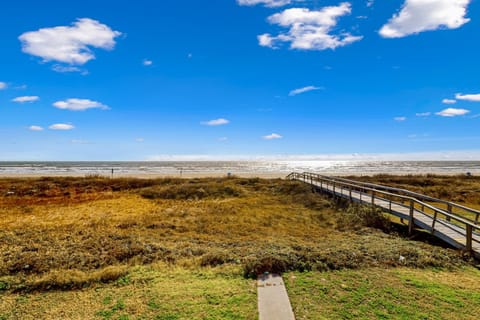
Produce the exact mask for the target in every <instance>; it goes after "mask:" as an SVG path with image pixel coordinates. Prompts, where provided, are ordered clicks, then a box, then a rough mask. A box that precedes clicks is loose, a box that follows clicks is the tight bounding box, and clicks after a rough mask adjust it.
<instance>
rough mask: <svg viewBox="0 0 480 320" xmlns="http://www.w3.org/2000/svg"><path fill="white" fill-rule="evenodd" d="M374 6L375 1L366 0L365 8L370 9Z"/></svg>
mask: <svg viewBox="0 0 480 320" xmlns="http://www.w3.org/2000/svg"><path fill="white" fill-rule="evenodd" d="M374 4H375V0H368V1H367V7H369V8H370V7H371V6H373V5H374Z"/></svg>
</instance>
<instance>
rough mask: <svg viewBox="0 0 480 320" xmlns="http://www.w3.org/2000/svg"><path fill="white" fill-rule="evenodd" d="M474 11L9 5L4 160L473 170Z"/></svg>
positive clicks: (446, 0) (234, 4)
mask: <svg viewBox="0 0 480 320" xmlns="http://www.w3.org/2000/svg"><path fill="white" fill-rule="evenodd" d="M478 17H480V2H479V1H477V0H392V1H380V0H375V1H372V0H359V1H353V0H352V1H343V2H342V1H330V0H322V1H314V0H304V1H300V0H298V1H295V0H290V1H289V0H237V1H235V0H217V1H214V0H211V1H198V0H185V1H178V0H175V1H174V0H162V1H153V0H151V1H146V0H137V1H134V2H132V1H127V0H118V1H115V2H110V1H98V0H96V1H91V0H85V1H73V2H70V1H68V2H67V1H33V0H32V1H22V0H18V1H15V2H14V1H8V2H7V3H5V4H2V8H1V10H0V24H1V25H0V41H1V42H2V43H1V48H2V50H0V59H1V61H2V67H1V69H0V137H1V139H0V150H1V151H0V160H158V159H169V158H170V157H174V158H175V157H183V158H184V159H187V158H188V159H190V158H191V159H194V158H195V157H196V156H203V157H209V158H236V157H258V156H278V155H289V156H292V155H302V156H305V155H331V154H335V155H348V157H351V155H352V154H353V155H359V157H361V155H364V154H370V155H371V154H390V155H392V154H395V155H397V154H398V155H399V157H401V155H402V154H404V155H405V154H406V155H411V157H412V158H414V157H415V156H414V155H415V154H421V155H422V157H428V156H425V155H430V158H437V157H441V155H442V154H448V155H452V154H457V155H458V157H459V158H464V159H466V160H467V159H470V158H475V159H480V132H479V129H478V128H479V123H480V78H479V74H480V64H479V63H478V57H479V56H480V54H479V53H480V52H479V51H480V50H479V49H480V43H479V42H478V36H479V31H478V30H480V29H479V27H480V18H478Z"/></svg>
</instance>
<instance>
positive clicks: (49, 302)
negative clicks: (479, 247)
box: [0, 177, 480, 320]
mask: <svg viewBox="0 0 480 320" xmlns="http://www.w3.org/2000/svg"><path fill="white" fill-rule="evenodd" d="M442 179H443V178H442ZM452 179H458V177H452ZM412 181H416V180H415V179H413V180H412ZM436 181H437V180H436ZM442 181H443V183H448V181H447V180H442ZM471 181H472V185H470V186H467V187H465V188H469V190H470V189H472V190H473V189H474V188H476V186H477V184H476V183H477V182H476V180H471ZM417 191H419V190H417ZM458 192H460V191H458V190H456V189H452V195H453V196H455V195H457V193H458ZM465 199H467V198H465ZM468 199H470V198H468ZM466 204H468V203H466ZM372 214H373V215H374V216H373V217H372V216H371V215H372ZM372 218H373V219H374V220H375V219H376V220H375V222H376V225H384V224H382V223H383V222H385V221H384V220H385V217H383V216H382V215H375V214H374V213H371V210H363V211H362V209H360V211H358V210H357V209H355V208H345V207H342V206H339V205H338V204H334V203H332V202H331V200H330V199H327V198H323V197H322V196H320V195H318V194H314V193H312V192H311V190H310V188H309V187H308V186H306V185H304V184H301V183H298V182H292V181H285V180H279V179H275V180H266V179H240V178H230V179H226V178H224V179H221V178H208V179H207V178H206V179H190V180H181V179H152V180H140V179H107V178H101V177H85V178H40V179H0V320H5V319H9V320H10V319H59V318H62V319H256V317H257V302H256V287H255V281H253V280H252V278H254V277H255V276H256V274H258V273H261V272H264V271H271V272H282V273H284V275H285V279H286V282H287V284H288V289H289V294H290V298H291V300H292V304H293V306H294V309H295V313H296V315H297V318H298V319H317V318H318V319H321V318H322V317H324V318H330V319H337V318H347V319H348V318H354V317H356V318H372V319H375V318H381V317H387V318H388V317H394V318H402V317H403V318H412V317H413V318H422V316H423V315H429V314H433V315H434V316H435V317H434V318H452V317H453V318H462V317H463V318H467V319H468V318H469V317H470V316H471V315H475V312H476V313H478V305H479V301H480V299H479V296H478V294H477V293H476V292H478V291H480V290H478V289H479V287H478V285H477V284H476V283H478V279H479V273H478V272H477V271H476V270H475V269H474V268H473V267H471V265H472V261H468V260H465V259H464V257H463V256H462V255H461V254H460V253H459V252H457V251H455V250H451V249H448V248H444V247H441V246H439V245H430V244H428V243H426V242H424V241H412V240H409V239H408V238H407V237H405V236H404V235H402V234H401V232H400V233H399V231H398V230H396V229H391V230H383V231H382V230H378V229H374V228H371V227H369V225H368V223H367V221H369V223H370V222H371V221H372ZM377 222H381V223H380V224H378V223H377ZM385 226H386V227H387V228H388V224H385ZM385 231H387V232H385ZM422 238H423V237H422ZM400 256H403V257H405V260H403V261H400V260H399V257H400ZM439 270H441V271H439ZM437 278H438V279H437ZM437 305H438V306H439V308H434V306H437ZM475 310H476V311H475ZM452 315H454V316H452Z"/></svg>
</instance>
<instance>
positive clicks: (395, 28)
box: [379, 0, 470, 38]
mask: <svg viewBox="0 0 480 320" xmlns="http://www.w3.org/2000/svg"><path fill="white" fill-rule="evenodd" d="M469 3H470V0H405V3H404V4H403V7H402V9H401V10H400V12H399V13H397V14H395V15H394V16H393V17H392V18H391V19H390V20H389V21H388V23H387V24H385V25H384V26H383V27H382V28H381V29H380V32H379V33H380V35H381V36H382V37H385V38H401V37H405V36H408V35H410V34H416V33H419V32H423V31H429V30H437V29H441V28H444V29H456V28H459V27H461V26H462V25H464V24H465V23H467V22H469V21H470V19H467V18H465V15H466V13H467V6H468V4H469Z"/></svg>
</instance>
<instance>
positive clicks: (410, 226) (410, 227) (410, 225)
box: [408, 199, 415, 235]
mask: <svg viewBox="0 0 480 320" xmlns="http://www.w3.org/2000/svg"><path fill="white" fill-rule="evenodd" d="M413 209H414V208H413V200H412V199H410V221H408V233H409V234H410V235H412V234H413V231H414V228H415V222H414V221H413Z"/></svg>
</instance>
